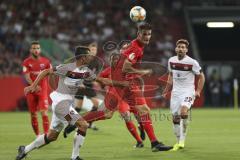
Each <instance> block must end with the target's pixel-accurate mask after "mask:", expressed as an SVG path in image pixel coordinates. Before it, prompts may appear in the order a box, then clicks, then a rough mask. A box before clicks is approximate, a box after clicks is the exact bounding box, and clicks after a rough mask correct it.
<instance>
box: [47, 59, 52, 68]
mask: <svg viewBox="0 0 240 160" xmlns="http://www.w3.org/2000/svg"><path fill="white" fill-rule="evenodd" d="M48 68H52V64H51V61H50V60H49V59H47V69H48Z"/></svg>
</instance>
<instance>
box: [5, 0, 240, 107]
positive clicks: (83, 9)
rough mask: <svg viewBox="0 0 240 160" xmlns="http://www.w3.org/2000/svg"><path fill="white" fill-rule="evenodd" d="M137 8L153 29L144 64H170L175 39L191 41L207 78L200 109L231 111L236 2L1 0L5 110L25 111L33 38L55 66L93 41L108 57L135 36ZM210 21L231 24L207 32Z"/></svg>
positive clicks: (238, 29) (235, 71) (235, 62)
mask: <svg viewBox="0 0 240 160" xmlns="http://www.w3.org/2000/svg"><path fill="white" fill-rule="evenodd" d="M134 5H141V6H143V7H144V8H145V9H146V10H147V21H148V22H150V23H151V24H152V25H153V28H154V30H153V37H152V40H151V43H150V46H149V47H147V48H146V51H145V57H144V58H145V60H147V61H153V62H158V63H161V64H162V65H164V66H166V64H167V60H168V58H169V57H171V56H173V55H174V54H175V53H174V48H175V41H176V40H177V39H179V38H182V37H184V38H187V39H189V40H190V43H191V49H190V51H189V55H190V56H193V57H194V58H196V59H197V60H199V61H200V63H201V65H202V66H203V69H204V72H205V74H206V78H207V81H206V85H205V88H204V94H203V97H202V99H201V100H198V102H196V104H195V106H211V107H213V106H218V107H220V106H221V107H227V106H228V107H231V106H233V105H234V103H233V102H234V96H233V79H234V78H236V79H239V77H240V72H239V68H240V63H239V62H240V58H239V57H240V56H238V54H239V51H240V46H239V41H240V36H239V33H240V26H239V25H240V22H239V9H240V1H238V0H215V1H214V0H211V1H209V0H185V1H182V0H149V1H140V0H136V1H128V0H124V1H112V0H104V1H96V0H83V1H79V0H73V1H71V2H69V1H64V0H42V1H29V0H18V1H14V0H1V4H0V24H1V26H0V88H1V92H0V99H1V102H0V111H14V110H22V109H26V107H25V105H26V104H25V98H24V96H23V92H22V91H23V87H24V86H25V84H26V83H25V82H24V79H23V76H22V74H21V72H22V67H21V63H22V61H23V59H24V58H26V57H27V56H28V55H29V52H28V50H29V43H30V42H31V41H32V40H39V41H40V43H41V45H42V52H43V53H42V54H43V55H45V56H47V57H48V58H50V59H51V60H52V63H53V64H59V63H61V62H63V61H64V59H66V58H68V57H69V56H71V54H72V51H73V49H74V46H76V45H79V44H81V41H84V40H88V39H93V40H95V41H97V42H98V43H99V52H98V56H100V57H103V58H105V57H107V55H106V54H105V53H104V51H103V50H102V46H103V44H104V43H105V42H107V41H109V40H110V41H115V42H117V43H118V42H120V41H121V40H129V39H132V38H134V35H135V33H136V25H135V24H134V23H133V22H132V21H131V20H130V18H129V10H130V9H131V7H132V6H134ZM208 22H232V23H233V24H234V26H233V27H230V28H209V27H207V25H206V24H207V23H208ZM156 94H157V93H156ZM156 105H157V106H156ZM152 106H153V107H159V106H160V105H159V103H156V104H152Z"/></svg>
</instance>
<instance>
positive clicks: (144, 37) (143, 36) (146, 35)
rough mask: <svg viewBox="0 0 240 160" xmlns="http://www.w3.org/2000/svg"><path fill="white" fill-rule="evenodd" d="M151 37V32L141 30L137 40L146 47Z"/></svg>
mask: <svg viewBox="0 0 240 160" xmlns="http://www.w3.org/2000/svg"><path fill="white" fill-rule="evenodd" d="M151 36H152V30H142V31H140V32H139V34H138V39H139V41H140V42H141V43H142V44H144V45H148V43H149V41H150V39H151Z"/></svg>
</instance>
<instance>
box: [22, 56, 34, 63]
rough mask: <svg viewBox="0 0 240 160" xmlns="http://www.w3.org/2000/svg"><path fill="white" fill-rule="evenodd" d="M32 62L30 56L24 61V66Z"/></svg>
mask: <svg viewBox="0 0 240 160" xmlns="http://www.w3.org/2000/svg"><path fill="white" fill-rule="evenodd" d="M31 61H32V58H31V57H30V56H29V57H27V58H25V59H24V60H23V64H27V63H29V62H31Z"/></svg>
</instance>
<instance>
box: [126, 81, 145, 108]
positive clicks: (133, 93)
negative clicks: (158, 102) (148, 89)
mask: <svg viewBox="0 0 240 160" xmlns="http://www.w3.org/2000/svg"><path fill="white" fill-rule="evenodd" d="M128 99H129V100H130V101H133V103H134V105H144V104H146V99H145V97H144V93H143V91H142V88H141V87H140V86H137V85H132V86H131V87H130V97H129V98H128Z"/></svg>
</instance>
